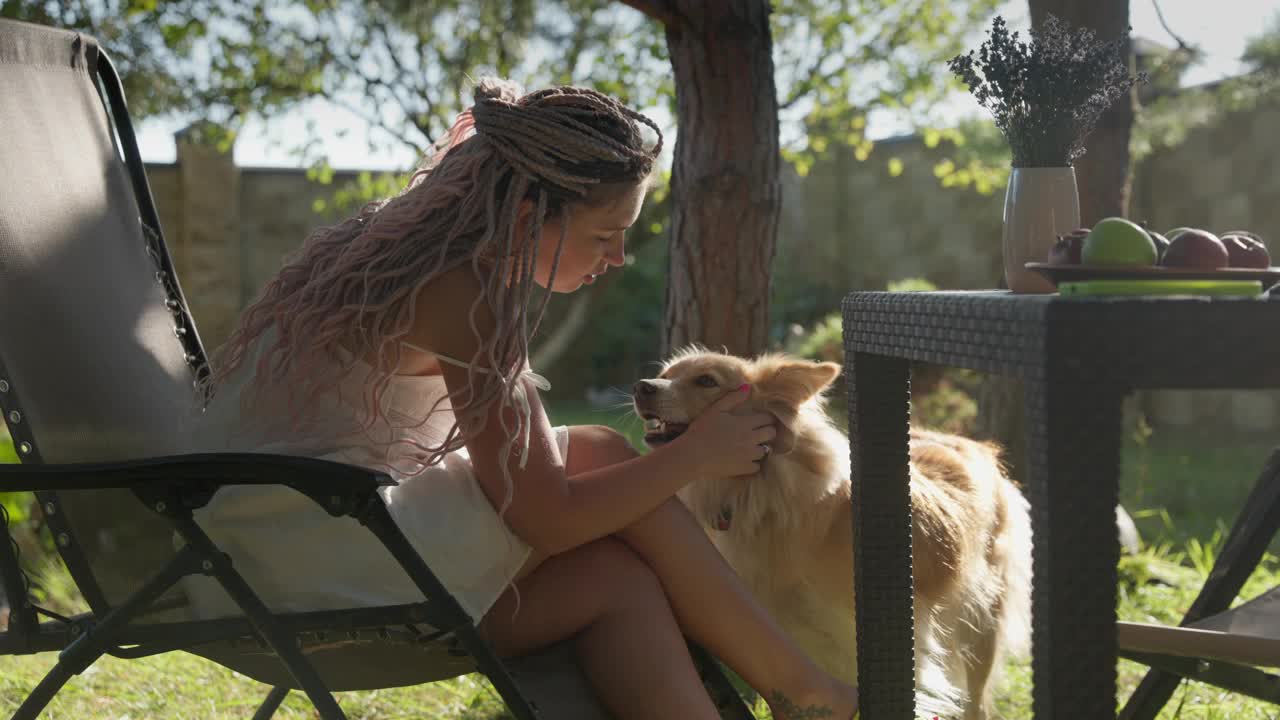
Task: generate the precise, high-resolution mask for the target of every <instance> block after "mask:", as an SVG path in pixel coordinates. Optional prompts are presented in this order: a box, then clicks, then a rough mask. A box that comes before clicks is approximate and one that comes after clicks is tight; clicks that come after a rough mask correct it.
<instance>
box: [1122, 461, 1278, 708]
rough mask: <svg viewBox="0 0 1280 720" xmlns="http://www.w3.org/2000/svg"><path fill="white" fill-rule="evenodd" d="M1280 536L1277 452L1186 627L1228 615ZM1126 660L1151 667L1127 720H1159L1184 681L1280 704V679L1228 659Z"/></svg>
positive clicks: (1125, 652)
mask: <svg viewBox="0 0 1280 720" xmlns="http://www.w3.org/2000/svg"><path fill="white" fill-rule="evenodd" d="M1278 532H1280V449H1277V450H1274V451H1272V453H1271V456H1270V457H1269V458H1268V460H1267V463H1266V465H1265V467H1264V468H1263V470H1262V472H1261V473H1260V475H1259V477H1258V480H1257V482H1256V483H1255V484H1254V487H1253V489H1252V490H1251V491H1250V493H1249V496H1248V498H1246V499H1245V501H1244V505H1243V508H1242V510H1241V511H1240V514H1239V516H1238V517H1237V518H1236V521H1235V523H1234V524H1233V525H1232V527H1231V531H1230V532H1229V533H1228V535H1227V538H1226V541H1225V542H1224V543H1223V546H1222V550H1221V552H1220V553H1219V554H1218V557H1217V558H1216V559H1215V561H1214V564H1213V569H1212V570H1211V571H1210V573H1209V577H1208V579H1207V580H1206V581H1205V583H1204V585H1203V586H1202V587H1201V588H1200V593H1199V595H1198V596H1197V597H1196V599H1195V601H1194V602H1193V603H1192V604H1191V607H1190V608H1189V609H1188V610H1187V613H1186V615H1185V616H1184V617H1183V618H1182V623H1181V626H1182V627H1185V626H1188V625H1191V624H1192V623H1195V622H1196V621H1199V620H1203V619H1205V618H1208V617H1210V616H1212V615H1216V614H1218V613H1221V612H1224V611H1226V610H1227V609H1228V608H1230V607H1231V603H1232V601H1234V600H1235V598H1236V596H1237V595H1239V594H1240V590H1241V588H1243V587H1244V584H1245V582H1247V581H1248V580H1249V576H1250V575H1251V574H1253V571H1254V570H1255V569H1256V568H1257V567H1258V564H1259V563H1260V562H1262V558H1263V556H1264V555H1265V554H1266V552H1267V546H1268V545H1270V543H1271V541H1272V539H1273V538H1274V537H1275V536H1276V534H1277V533H1278ZM1119 654H1120V656H1121V657H1125V658H1128V659H1130V660H1133V661H1135V662H1140V663H1142V664H1144V665H1147V666H1148V667H1150V668H1151V670H1150V671H1148V673H1147V674H1146V676H1145V677H1143V678H1142V680H1141V682H1139V684H1138V687H1137V688H1135V689H1134V691H1133V693H1132V694H1131V695H1130V696H1129V699H1128V700H1127V701H1126V703H1125V705H1124V708H1123V709H1122V710H1121V712H1120V718H1121V719H1122V720H1154V718H1155V717H1156V716H1157V715H1159V714H1160V710H1161V708H1163V707H1164V706H1165V704H1166V703H1167V702H1168V701H1169V698H1170V697H1172V695H1173V693H1174V691H1175V690H1176V689H1177V687H1178V685H1179V683H1181V682H1182V680H1183V679H1184V678H1189V679H1192V680H1198V681H1200V682H1204V683H1208V684H1210V685H1214V686H1217V687H1221V688H1223V689H1225V690H1230V691H1232V692H1236V693H1241V694H1244V695H1248V696H1250V697H1253V698H1257V699H1260V700H1266V701H1268V702H1272V703H1277V704H1280V675H1276V674H1273V673H1269V672H1267V671H1265V670H1261V669H1259V668H1257V667H1254V666H1252V665H1249V664H1246V663H1243V662H1231V661H1230V660H1229V659H1224V658H1210V657H1194V656H1180V655H1173V654H1169V653H1155V652H1145V651H1142V650H1138V649H1135V648H1126V647H1125V645H1124V643H1123V642H1122V643H1121V645H1120V649H1119Z"/></svg>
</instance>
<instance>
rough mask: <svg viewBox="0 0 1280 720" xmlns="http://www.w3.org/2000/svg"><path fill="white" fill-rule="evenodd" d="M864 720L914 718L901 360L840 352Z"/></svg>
mask: <svg viewBox="0 0 1280 720" xmlns="http://www.w3.org/2000/svg"><path fill="white" fill-rule="evenodd" d="M845 357H846V358H848V360H847V362H848V367H847V368H846V373H847V374H846V379H847V380H848V386H849V438H850V446H851V447H850V452H851V459H852V462H853V468H852V469H853V476H852V479H853V538H852V540H853V556H854V595H855V597H856V599H857V603H856V608H857V610H856V614H857V618H856V621H857V628H858V631H857V632H858V657H857V661H858V697H859V705H860V707H861V712H862V718H863V720H910V719H911V718H913V717H914V716H915V653H914V649H913V645H914V628H913V617H912V577H911V493H910V488H909V485H908V482H909V478H910V476H909V474H908V465H907V463H908V461H909V454H908V453H909V447H908V435H907V432H908V421H909V419H910V415H909V414H910V369H909V366H908V364H907V361H906V360H900V359H896V358H889V357H885V356H881V355H870V354H865V353H846V355H845Z"/></svg>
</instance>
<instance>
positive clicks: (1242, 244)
mask: <svg viewBox="0 0 1280 720" xmlns="http://www.w3.org/2000/svg"><path fill="white" fill-rule="evenodd" d="M1246 232H1247V231H1234V230H1233V231H1232V232H1229V233H1226V234H1224V235H1223V236H1222V244H1223V245H1224V246H1225V247H1226V248H1227V255H1228V257H1229V259H1230V264H1231V267H1239V268H1261V269H1264V270H1265V269H1266V268H1269V267H1271V254H1270V253H1268V252H1267V246H1266V245H1264V244H1262V240H1261V239H1259V238H1258V236H1257V235H1254V234H1253V233H1248V234H1245V233H1246Z"/></svg>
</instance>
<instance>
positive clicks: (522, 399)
mask: <svg viewBox="0 0 1280 720" xmlns="http://www.w3.org/2000/svg"><path fill="white" fill-rule="evenodd" d="M401 344H402V345H404V346H405V347H409V348H412V349H414V350H417V351H418V352H421V353H426V354H427V355H434V356H435V357H436V359H437V360H439V361H441V362H445V363H448V364H450V365H453V366H454V367H460V368H472V367H473V366H472V365H471V363H469V362H463V361H462V360H459V359H457V358H455V357H450V356H448V355H445V354H444V353H440V352H436V351H435V350H428V349H426V348H424V347H421V346H419V345H414V344H413V343H409V342H401ZM475 371H476V372H482V373H492V372H493V370H492V369H490V368H485V367H478V368H475ZM516 380H517V381H519V380H528V381H529V382H530V383H531V384H532V385H533V386H534V387H536V388H538V389H539V390H541V391H542V392H547V391H548V390H550V389H551V381H550V380H547V379H546V378H545V377H543V376H541V375H539V374H538V373H536V372H534V371H533V370H531V369H527V370H524V371H523V372H521V373H520V374H519V375H518V376H517V377H516ZM511 397H512V398H513V399H514V400H515V403H516V405H517V406H519V409H520V415H521V417H523V418H524V423H523V425H524V438H523V447H521V448H520V469H521V470H523V469H524V468H525V465H527V464H528V463H529V425H530V424H531V423H532V420H533V406H532V405H530V404H529V396H528V394H527V393H526V392H525V389H524V383H521V382H517V383H516V387H515V389H514V390H513V391H512V392H511Z"/></svg>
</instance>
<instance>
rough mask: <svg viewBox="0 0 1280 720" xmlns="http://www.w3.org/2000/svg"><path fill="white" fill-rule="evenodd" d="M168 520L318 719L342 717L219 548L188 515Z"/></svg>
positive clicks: (304, 660)
mask: <svg viewBox="0 0 1280 720" xmlns="http://www.w3.org/2000/svg"><path fill="white" fill-rule="evenodd" d="M170 520H171V521H172V522H173V526H174V528H175V529H176V530H177V531H178V532H179V533H180V534H181V535H182V538H183V539H184V540H185V541H186V542H187V545H188V547H190V548H192V549H193V550H194V551H195V552H197V553H199V555H200V557H201V558H202V559H203V560H204V561H206V562H207V563H208V568H209V570H208V572H210V573H211V574H212V575H213V577H214V579H216V580H217V581H218V584H219V585H221V586H222V589H223V590H226V591H227V595H229V596H230V597H231V599H232V600H233V601H234V602H235V604H236V605H237V606H238V607H239V608H240V609H241V610H243V611H244V614H245V616H247V617H248V618H249V622H250V623H251V624H252V625H253V629H254V630H256V631H257V632H258V635H260V636H261V637H262V639H263V640H264V641H266V643H267V646H268V647H270V648H271V650H272V651H273V652H275V654H276V656H277V657H278V658H280V662H281V663H283V664H284V666H285V668H286V669H288V671H289V674H290V675H292V676H293V679H294V680H296V681H297V682H298V685H299V686H300V687H301V688H302V690H303V692H305V693H306V694H307V698H308V699H310V700H311V704H312V705H315V708H316V711H317V712H318V713H320V717H321V718H322V720H346V718H347V716H346V714H345V713H343V712H342V708H341V707H339V706H338V701H337V700H335V699H334V698H333V693H331V692H330V691H329V688H328V687H327V686H326V685H325V683H324V680H323V679H321V677H320V674H319V673H317V672H316V670H315V668H314V667H312V666H311V663H310V662H308V661H307V658H306V656H305V655H303V654H302V650H301V649H299V647H298V642H297V638H295V637H294V636H293V635H292V634H290V633H289V632H288V631H286V630H285V629H284V628H283V627H282V626H281V625H280V623H279V622H278V621H277V620H276V618H275V617H274V616H272V614H271V611H270V610H269V609H267V606H266V605H265V604H264V603H263V602H262V599H261V598H259V597H258V594H257V593H255V592H254V591H253V588H251V587H249V583H247V582H245V579H244V578H243V577H241V576H240V573H238V572H236V570H235V568H233V567H232V566H231V560H230V558H228V557H227V556H226V555H224V554H223V553H222V551H220V550H218V546H217V545H214V543H213V540H211V539H209V536H208V535H206V534H205V532H204V530H201V529H200V526H199V525H197V524H196V522H195V520H193V519H192V518H191V516H190V515H189V514H188V515H185V516H172V517H171V518H170Z"/></svg>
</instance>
